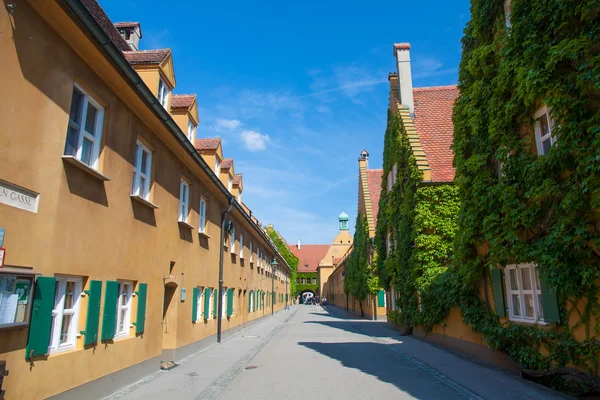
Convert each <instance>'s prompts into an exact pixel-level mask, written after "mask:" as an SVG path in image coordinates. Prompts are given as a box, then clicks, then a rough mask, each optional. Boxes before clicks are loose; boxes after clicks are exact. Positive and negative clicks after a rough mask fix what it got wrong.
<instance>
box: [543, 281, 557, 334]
mask: <svg viewBox="0 0 600 400" xmlns="http://www.w3.org/2000/svg"><path fill="white" fill-rule="evenodd" d="M540 286H541V288H540V290H541V291H542V309H543V310H544V322H549V323H553V324H560V312H559V308H558V296H557V294H556V291H554V290H552V289H551V288H550V286H548V284H547V283H546V281H545V280H543V279H542V277H541V276H540Z"/></svg>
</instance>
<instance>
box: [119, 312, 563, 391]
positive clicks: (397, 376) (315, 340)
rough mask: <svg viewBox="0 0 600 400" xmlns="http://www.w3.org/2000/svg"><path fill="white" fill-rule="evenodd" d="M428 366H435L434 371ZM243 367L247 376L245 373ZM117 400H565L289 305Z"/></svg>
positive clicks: (359, 323)
mask: <svg viewBox="0 0 600 400" xmlns="http://www.w3.org/2000/svg"><path fill="white" fill-rule="evenodd" d="M433 366H435V368H433ZM248 367H250V368H248ZM112 398H120V399H130V400H133V399H169V400H175V399H232V400H233V399H242V398H243V399H306V398H310V399H367V398H377V399H412V398H416V399H506V398H511V399H532V400H533V399H564V398H565V397H564V396H562V395H560V394H559V393H556V392H553V391H551V390H549V389H546V388H544V387H541V386H538V385H535V384H533V383H531V382H527V381H524V380H521V379H519V378H518V377H515V376H512V375H510V374H507V373H504V372H501V371H498V370H496V369H493V368H488V367H485V366H482V365H481V364H478V363H474V362H472V361H470V360H467V359H465V358H462V357H458V356H456V355H454V354H452V353H449V352H446V351H444V350H441V349H439V348H437V347H435V346H431V345H429V344H426V343H423V342H421V341H419V340H416V339H414V338H410V337H401V336H399V335H398V333H397V332H395V331H394V330H392V329H390V328H388V327H387V326H386V324H385V323H384V322H373V321H366V320H362V319H355V318H350V317H349V315H348V314H346V313H345V311H342V310H339V309H336V308H333V307H330V308H329V309H328V310H327V312H325V311H323V310H320V309H315V308H314V307H312V306H301V305H300V306H294V307H292V309H291V311H282V312H280V313H279V314H277V315H275V317H273V318H267V319H265V320H264V321H262V322H260V323H258V324H256V325H254V326H252V327H250V328H248V329H246V330H245V331H243V332H241V333H240V334H238V335H235V336H233V337H231V338H230V339H228V340H227V341H225V342H224V343H222V344H221V345H219V346H212V347H210V348H207V349H205V350H203V351H201V352H199V353H198V354H196V355H194V356H191V357H190V358H188V359H187V360H184V361H183V362H182V364H181V365H180V366H179V367H177V368H175V369H173V370H171V371H161V372H158V373H157V374H155V375H153V376H151V377H148V379H146V380H145V381H144V382H140V383H138V384H137V385H134V386H132V387H131V388H129V389H127V390H125V391H123V392H121V393H118V394H117V395H115V396H112Z"/></svg>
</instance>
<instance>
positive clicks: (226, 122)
mask: <svg viewBox="0 0 600 400" xmlns="http://www.w3.org/2000/svg"><path fill="white" fill-rule="evenodd" d="M215 122H216V124H217V127H219V128H223V129H229V130H233V129H236V128H239V127H240V126H241V125H242V122H241V121H239V120H237V119H223V118H217V119H215Z"/></svg>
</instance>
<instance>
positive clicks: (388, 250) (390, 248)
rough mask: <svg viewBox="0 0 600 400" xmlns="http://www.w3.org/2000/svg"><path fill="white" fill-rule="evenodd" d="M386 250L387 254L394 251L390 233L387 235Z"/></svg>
mask: <svg viewBox="0 0 600 400" xmlns="http://www.w3.org/2000/svg"><path fill="white" fill-rule="evenodd" d="M385 250H386V254H390V252H391V251H392V235H391V234H390V233H388V234H387V236H386V237H385Z"/></svg>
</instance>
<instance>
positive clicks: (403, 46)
mask: <svg viewBox="0 0 600 400" xmlns="http://www.w3.org/2000/svg"><path fill="white" fill-rule="evenodd" d="M396 50H410V43H394V55H396Z"/></svg>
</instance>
